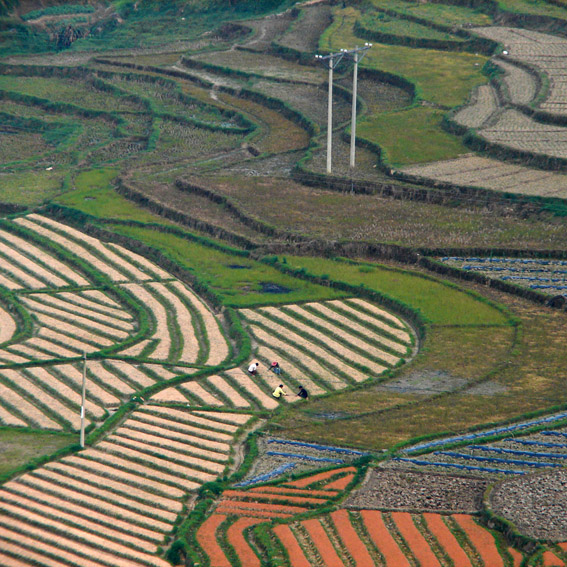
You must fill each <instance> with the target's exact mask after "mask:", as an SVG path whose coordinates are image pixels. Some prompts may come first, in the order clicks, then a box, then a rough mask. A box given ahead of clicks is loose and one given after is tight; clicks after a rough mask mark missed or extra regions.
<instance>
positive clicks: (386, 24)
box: [360, 11, 465, 42]
mask: <svg viewBox="0 0 567 567" xmlns="http://www.w3.org/2000/svg"><path fill="white" fill-rule="evenodd" d="M360 23H361V24H362V27H363V28H364V29H367V30H371V31H377V32H380V33H383V34H391V35H395V36H400V37H411V38H419V39H437V40H445V41H460V42H464V41H465V40H464V38H462V37H458V36H456V35H453V34H450V33H447V32H442V31H439V30H436V29H433V28H430V27H428V26H425V25H423V24H419V23H417V22H413V21H411V20H406V19H403V18H397V17H395V16H392V15H389V14H384V13H383V12H378V11H372V12H366V13H365V14H364V15H363V16H362V17H361V19H360Z"/></svg>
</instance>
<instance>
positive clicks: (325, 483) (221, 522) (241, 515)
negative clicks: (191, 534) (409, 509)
mask: <svg viewBox="0 0 567 567" xmlns="http://www.w3.org/2000/svg"><path fill="white" fill-rule="evenodd" d="M345 473H347V476H348V475H349V474H350V475H352V474H353V473H354V469H353V468H352V467H350V468H346V469H345V468H342V469H334V470H331V471H326V472H325V473H317V474H314V475H310V476H307V477H304V478H302V479H301V480H299V481H295V482H290V483H281V484H278V485H274V486H261V487H255V488H251V489H247V490H225V491H224V492H223V493H222V495H221V497H220V499H219V500H218V502H217V503H216V505H215V510H214V512H213V513H212V514H211V515H210V516H209V517H208V518H207V519H206V520H205V522H204V523H203V524H202V525H201V526H200V528H199V530H198V531H197V541H198V542H199V545H200V546H201V547H202V549H203V552H204V553H205V554H206V556H207V558H208V560H209V562H210V565H211V567H213V566H221V565H224V566H226V567H229V566H230V565H232V562H231V559H230V557H231V556H236V557H237V558H238V561H240V564H241V565H246V566H247V567H260V559H259V558H258V556H257V555H256V553H255V552H254V550H253V549H252V547H251V546H250V544H249V543H248V541H247V539H246V537H245V533H246V530H247V529H248V528H250V527H251V526H254V525H256V524H259V523H262V522H266V521H269V520H271V519H276V518H292V517H293V516H294V515H297V514H302V513H305V512H307V511H309V510H315V509H317V508H318V507H320V506H324V505H325V504H327V503H328V501H329V499H331V498H334V497H336V496H337V495H338V494H339V492H340V489H338V488H334V487H332V484H333V479H334V478H337V476H339V477H341V475H344V474H345ZM311 486H317V488H310V487H311ZM235 517H236V520H235V521H234V518H235ZM228 518H230V521H227V519H228ZM227 547H228V549H229V553H228V554H227ZM231 552H232V553H231Z"/></svg>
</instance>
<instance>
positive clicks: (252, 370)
mask: <svg viewBox="0 0 567 567" xmlns="http://www.w3.org/2000/svg"><path fill="white" fill-rule="evenodd" d="M258 366H260V363H259V362H253V363H252V364H251V365H250V366H249V367H248V373H249V374H252V376H255V375H256V373H257V372H258Z"/></svg>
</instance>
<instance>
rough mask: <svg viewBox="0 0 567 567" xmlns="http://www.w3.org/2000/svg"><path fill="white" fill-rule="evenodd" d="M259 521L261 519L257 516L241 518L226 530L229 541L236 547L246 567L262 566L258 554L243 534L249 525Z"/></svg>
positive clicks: (241, 561) (242, 563)
mask: <svg viewBox="0 0 567 567" xmlns="http://www.w3.org/2000/svg"><path fill="white" fill-rule="evenodd" d="M258 522H259V520H258V519H256V518H239V519H238V520H236V522H234V524H232V526H230V528H228V530H226V537H227V539H228V543H230V545H232V547H234V549H235V551H236V554H237V555H238V558H239V559H240V563H241V565H244V566H246V567H261V566H260V560H259V559H258V556H257V555H256V554H255V553H254V551H253V550H252V548H251V547H250V545H249V544H248V542H247V541H246V540H245V539H244V535H243V534H242V532H243V531H244V530H245V529H246V528H247V527H248V526H253V525H254V524H257V523H258Z"/></svg>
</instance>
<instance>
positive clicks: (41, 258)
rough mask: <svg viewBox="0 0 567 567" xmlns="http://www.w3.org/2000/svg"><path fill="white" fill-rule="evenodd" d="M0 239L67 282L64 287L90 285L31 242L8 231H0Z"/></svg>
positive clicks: (13, 249)
mask: <svg viewBox="0 0 567 567" xmlns="http://www.w3.org/2000/svg"><path fill="white" fill-rule="evenodd" d="M0 239H1V240H3V241H4V242H6V244H8V245H9V246H10V247H11V249H12V251H19V252H21V253H22V254H25V255H26V256H28V257H29V258H30V259H31V260H33V261H34V263H35V264H39V265H42V266H43V267H44V268H46V269H47V268H48V269H49V270H50V271H51V272H52V273H53V274H55V275H56V276H58V277H59V278H63V280H65V282H64V284H63V285H64V286H66V285H75V286H86V285H89V281H88V280H86V279H85V278H84V277H83V276H81V275H80V274H79V273H77V272H76V271H75V270H73V269H71V268H70V267H69V266H67V265H66V264H64V263H63V262H60V261H59V260H58V259H57V258H55V257H54V256H53V255H52V254H48V253H47V252H45V251H43V250H42V249H41V248H39V247H38V246H35V245H34V244H32V243H31V242H27V241H25V240H24V239H23V238H20V237H19V236H16V235H14V234H12V233H11V232H8V231H6V230H0Z"/></svg>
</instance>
